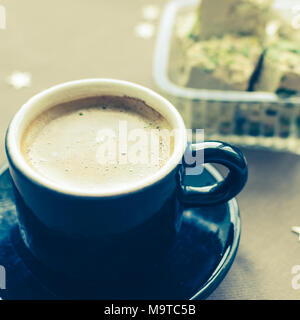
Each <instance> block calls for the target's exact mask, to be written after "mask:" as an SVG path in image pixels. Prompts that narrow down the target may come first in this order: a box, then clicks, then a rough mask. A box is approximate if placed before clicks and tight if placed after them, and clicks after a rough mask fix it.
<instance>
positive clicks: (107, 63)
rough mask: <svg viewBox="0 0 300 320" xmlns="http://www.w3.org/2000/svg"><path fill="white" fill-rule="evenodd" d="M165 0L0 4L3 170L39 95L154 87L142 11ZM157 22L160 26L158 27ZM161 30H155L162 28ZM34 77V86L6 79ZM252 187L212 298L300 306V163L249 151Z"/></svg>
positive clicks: (291, 157)
mask: <svg viewBox="0 0 300 320" xmlns="http://www.w3.org/2000/svg"><path fill="white" fill-rule="evenodd" d="M166 2H167V1H166V0H164V1H162V0H151V1H146V0H131V1H121V0H110V1H91V2H89V4H88V5H87V4H86V2H85V1H76V2H74V1H72V0H65V1H63V4H62V3H61V1H58V0H52V1H47V2H45V1H40V2H38V1H34V0H27V1H17V0H9V1H8V0H2V1H1V5H2V6H4V7H5V9H6V18H7V19H6V20H7V28H6V29H5V30H0V48H1V59H0V92H1V104H0V112H1V113H0V114H1V116H0V163H2V162H4V161H5V151H4V136H5V130H6V128H7V126H8V123H9V121H10V119H11V118H12V117H13V115H14V113H15V112H16V111H17V110H18V109H19V108H20V106H21V105H22V104H23V103H24V102H25V101H26V100H27V99H28V98H30V97H31V96H32V95H34V94H35V93H37V92H39V91H41V90H43V89H45V88H47V87H50V86H52V85H54V84H57V83H61V82H65V81H68V80H75V79H82V78H92V77H109V78H118V79H124V80H129V81H134V82H137V83H140V84H143V85H145V86H148V87H152V88H154V84H153V80H152V57H153V51H154V44H155V37H156V33H155V34H154V36H153V37H152V38H150V39H145V38H141V37H137V36H136V34H135V32H134V30H135V28H136V26H137V25H138V24H139V23H143V22H145V19H144V18H143V16H142V8H143V7H144V6H145V5H149V4H150V5H155V6H158V7H159V8H160V9H161V10H162V9H163V6H164V4H165V3H166ZM151 23H153V24H154V25H155V26H156V27H157V24H158V20H155V21H153V22H151ZM156 29H157V28H156ZM16 71H19V72H29V73H30V74H31V77H32V83H31V85H30V86H29V87H26V88H22V89H19V90H17V89H15V88H14V87H12V86H11V85H9V84H8V81H7V79H8V78H9V77H10V76H11V75H12V74H13V73H14V72H16ZM244 151H245V155H246V157H247V159H248V163H249V182H248V185H247V187H246V189H245V190H244V191H243V192H242V194H241V195H240V196H239V197H238V200H239V203H240V209H241V215H242V238H241V243H240V249H239V252H238V255H237V257H236V260H235V262H234V265H233V267H232V269H231V270H230V272H229V274H228V275H227V277H226V278H225V280H224V281H223V282H222V284H221V285H220V286H219V287H218V288H217V290H216V291H215V292H214V293H213V294H212V295H211V296H210V299H299V298H300V290H296V288H293V285H292V280H293V278H294V277H295V274H292V269H293V267H294V266H295V265H300V242H299V241H298V237H297V235H295V234H293V233H292V232H291V227H292V226H297V225H298V226H300V157H299V156H295V155H291V154H284V153H273V152H267V151H253V150H244Z"/></svg>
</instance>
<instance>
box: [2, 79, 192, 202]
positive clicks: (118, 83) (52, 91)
mask: <svg viewBox="0 0 300 320" xmlns="http://www.w3.org/2000/svg"><path fill="white" fill-rule="evenodd" d="M105 94H111V95H119V96H129V97H133V98H136V99H140V100H143V101H145V102H146V104H148V105H150V106H151V107H152V108H154V109H155V110H157V111H158V112H159V113H161V114H162V115H163V116H164V117H165V118H166V119H167V121H169V122H170V124H171V126H172V128H176V129H177V130H178V132H179V134H178V135H177V141H176V143H175V146H174V150H173V153H172V155H171V157H170V158H169V159H168V161H167V163H166V164H165V165H164V166H163V167H162V168H160V170H158V171H157V172H156V173H154V174H153V175H151V176H149V177H146V178H144V179H142V180H141V181H139V182H137V183H136V184H132V185H131V186H129V187H128V186H122V187H119V188H116V189H113V190H111V189H110V190H108V191H104V190H103V189H101V190H100V189H99V190H93V191H87V190H81V189H79V188H72V187H67V186H62V185H60V184H59V183H57V182H54V181H50V179H48V178H46V177H44V176H42V175H41V174H39V173H38V172H37V171H35V170H34V169H33V168H32V167H31V166H30V165H29V164H28V163H27V162H26V160H25V158H24V156H23V154H22V152H21V137H22V134H23V132H24V130H25V128H26V127H27V125H28V123H29V122H30V121H31V120H33V119H34V118H35V117H36V115H37V114H39V113H41V112H43V111H44V110H47V109H48V108H50V107H51V106H53V105H55V104H58V103H63V102H67V101H72V100H76V99H79V98H85V97H94V96H95V95H100V96H101V95H105ZM55 99H56V100H57V102H56V103H54V102H53V101H55ZM186 145H187V134H186V129H185V125H184V122H183V119H182V117H181V115H180V114H179V112H178V111H177V110H176V108H175V107H174V106H173V105H172V104H171V103H170V102H169V101H168V100H166V99H165V98H164V97H162V96H161V95H159V94H158V93H156V92H154V91H153V90H151V89H148V88H146V87H144V86H142V85H139V84H136V83H132V82H128V81H124V80H115V79H106V78H99V79H84V80H75V81H70V82H66V83H62V84H58V85H55V86H53V87H51V88H49V89H46V90H44V91H42V92H40V93H38V94H37V95H35V96H33V97H32V98H31V99H29V100H28V101H27V102H26V103H25V104H24V105H23V106H22V107H21V108H20V110H19V111H18V112H17V113H16V115H15V116H14V118H13V120H12V121H11V123H10V125H9V128H8V130H7V135H6V152H7V156H8V159H9V160H10V162H11V163H12V165H13V166H15V167H16V168H17V169H18V170H19V171H20V172H21V173H22V174H23V175H24V176H25V177H26V179H29V180H30V181H32V182H34V183H35V184H38V185H39V186H42V187H45V188H47V189H50V190H52V191H54V192H58V193H61V194H66V195H70V196H76V197H88V198H102V197H115V196H123V195H128V194H131V193H135V192H138V191H141V190H143V189H145V188H148V187H150V186H152V185H154V184H156V183H157V182H159V181H161V180H162V179H164V178H165V177H166V176H167V175H168V174H170V173H171V172H172V171H173V170H174V169H175V168H176V167H177V165H178V164H179V163H180V161H181V160H182V157H183V154H184V152H185V149H186Z"/></svg>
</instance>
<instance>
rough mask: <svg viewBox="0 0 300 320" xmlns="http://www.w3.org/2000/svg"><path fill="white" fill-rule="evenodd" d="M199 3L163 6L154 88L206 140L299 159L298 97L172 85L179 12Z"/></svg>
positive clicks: (185, 0)
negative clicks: (274, 151)
mask: <svg viewBox="0 0 300 320" xmlns="http://www.w3.org/2000/svg"><path fill="white" fill-rule="evenodd" d="M198 3H199V1H198V0H176V1H172V2H170V3H169V4H168V5H167V6H166V8H165V11H164V14H163V16H162V20H161V23H160V28H159V34H158V39H157V44H156V50H155V56H154V65H153V76H154V80H155V83H156V85H157V87H158V90H159V91H160V92H161V94H162V95H164V96H165V97H166V98H167V99H169V100H170V101H172V102H173V104H174V105H175V106H176V107H177V109H178V110H179V112H180V113H181V115H182V116H183V118H184V120H185V123H186V126H187V128H191V129H204V130H205V139H206V140H207V139H214V140H223V141H227V142H230V143H234V144H236V145H240V146H248V147H255V148H263V149H271V150H277V151H289V152H292V153H296V154H299V155H300V97H292V98H291V97H289V98H282V97H279V96H278V95H276V94H274V93H270V92H246V91H244V92H243V91H215V90H204V89H192V88H186V87H181V86H179V85H177V84H175V83H174V82H172V81H171V79H170V77H169V65H170V64H171V63H172V60H171V56H172V52H171V50H172V41H173V32H174V26H175V23H176V19H178V17H179V15H180V14H182V13H185V12H191V10H195V8H196V6H197V5H198ZM293 4H295V5H298V6H299V2H298V1H297V0H277V1H275V4H274V5H275V6H276V7H277V8H280V10H284V8H285V7H286V6H288V8H289V10H290V8H291V6H292V5H293ZM299 12H300V9H299Z"/></svg>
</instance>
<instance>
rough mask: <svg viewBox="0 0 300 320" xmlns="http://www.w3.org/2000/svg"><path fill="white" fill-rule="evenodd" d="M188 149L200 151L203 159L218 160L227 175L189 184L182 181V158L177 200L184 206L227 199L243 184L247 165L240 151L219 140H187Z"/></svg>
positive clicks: (184, 170) (212, 203)
mask: <svg viewBox="0 0 300 320" xmlns="http://www.w3.org/2000/svg"><path fill="white" fill-rule="evenodd" d="M188 148H190V150H188V152H203V151H204V162H205V163H218V164H221V165H224V166H225V167H227V168H228V169H229V173H228V175H227V177H226V178H225V179H224V180H222V181H221V182H216V183H215V184H213V185H210V186H204V187H193V186H189V185H185V184H184V177H185V175H186V168H188V167H191V166H190V165H187V164H186V163H185V162H183V164H182V167H181V170H180V174H179V184H180V200H181V202H182V203H183V205H184V206H187V207H193V206H210V205H217V204H220V203H223V202H227V201H229V200H230V199H232V198H233V197H235V196H236V195H237V194H238V193H239V192H240V191H241V190H242V189H243V187H244V186H245V184H246V182H247V178H248V167H247V162H246V159H245V157H244V155H243V153H242V152H241V151H240V150H239V149H238V148H236V147H233V146H231V145H229V144H227V143H224V142H219V141H206V142H204V143H197V144H190V145H189V146H188Z"/></svg>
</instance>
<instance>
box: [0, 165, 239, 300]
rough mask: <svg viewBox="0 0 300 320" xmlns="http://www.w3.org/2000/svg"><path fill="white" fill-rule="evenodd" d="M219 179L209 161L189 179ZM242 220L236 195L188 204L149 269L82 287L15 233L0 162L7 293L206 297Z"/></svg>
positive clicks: (0, 245)
mask: <svg viewBox="0 0 300 320" xmlns="http://www.w3.org/2000/svg"><path fill="white" fill-rule="evenodd" d="M221 179H222V176H221V175H220V173H219V172H218V171H217V170H216V169H215V168H214V167H212V166H211V165H206V166H205V170H204V172H203V174H202V175H201V177H197V176H190V177H189V178H188V180H189V181H187V182H188V183H189V184H190V185H194V186H204V185H211V184H212V183H214V182H215V181H219V180H221ZM240 231H241V223H240V216H239V209H238V205H237V202H236V200H235V199H233V200H231V201H229V202H228V203H226V204H223V205H219V206H215V207H201V208H193V209H186V210H184V212H183V223H182V227H181V230H180V232H179V233H178V236H177V238H176V240H175V242H174V245H173V247H172V249H171V250H170V252H169V253H168V254H167V255H166V256H165V257H164V259H162V260H161V261H153V265H152V266H149V270H148V269H147V271H143V270H142V272H141V273H140V274H138V275H137V274H135V275H131V276H128V278H126V279H124V281H123V280H122V281H121V282H120V281H118V282H117V283H109V284H106V285H105V284H101V285H99V284H95V286H93V287H84V286H82V285H81V284H79V283H74V281H69V280H66V279H63V278H60V276H58V275H55V274H53V273H52V272H50V271H49V270H47V267H44V266H42V265H40V264H39V262H38V261H37V260H36V259H35V258H34V257H33V256H32V255H31V253H30V252H29V251H28V250H27V248H26V247H25V245H24V243H23V242H22V240H21V237H20V235H19V229H18V226H17V217H16V210H15V204H14V197H13V192H12V186H11V180H10V174H9V171H8V169H7V166H4V167H3V168H2V169H1V168H0V265H2V266H4V267H5V270H6V289H5V290H1V289H0V297H1V298H2V299H4V300H11V299H184V300H188V299H190V300H194V299H204V298H206V297H207V296H208V295H209V294H211V293H212V292H213V290H214V289H215V288H216V287H217V286H218V285H219V284H220V282H221V281H222V280H223V279H224V277H225V275H226V274H227V272H228V270H229V269H230V267H231V265H232V263H233V260H234V258H235V255H236V252H237V249H238V245H239V239H240Z"/></svg>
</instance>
